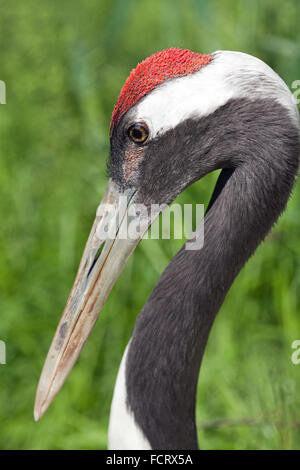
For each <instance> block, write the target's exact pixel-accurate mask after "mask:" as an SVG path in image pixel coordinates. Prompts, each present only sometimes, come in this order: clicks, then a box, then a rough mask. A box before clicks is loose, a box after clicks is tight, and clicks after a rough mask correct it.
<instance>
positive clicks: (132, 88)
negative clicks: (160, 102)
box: [110, 47, 212, 135]
mask: <svg viewBox="0 0 300 470" xmlns="http://www.w3.org/2000/svg"><path fill="white" fill-rule="evenodd" d="M211 60H212V56H210V55H207V54H198V53H197V52H192V51H190V50H189V49H177V48H174V47H172V48H171V49H164V50H163V51H159V52H156V54H153V55H151V56H150V57H148V58H147V59H145V60H143V62H141V63H140V64H138V65H137V66H136V68H135V69H133V70H132V71H131V73H130V75H129V77H128V78H127V80H126V82H125V85H124V86H123V88H122V90H121V93H120V95H119V98H118V101H117V103H116V105H115V107H114V110H113V113H112V118H111V122H110V135H112V132H113V129H114V127H115V126H116V125H118V123H119V121H120V119H121V117H122V116H123V115H124V114H125V113H126V112H127V111H128V109H130V108H131V107H132V106H133V105H135V104H136V103H137V102H138V101H139V100H140V99H141V98H142V97H143V96H145V95H146V94H147V93H149V92H150V91H152V90H153V89H154V88H155V87H156V86H157V85H159V84H160V83H162V82H163V81H164V80H166V79H168V78H175V77H181V76H184V75H189V74H191V73H194V72H197V71H198V70H200V68H201V67H203V66H204V65H207V64H208V63H209V62H210V61H211Z"/></svg>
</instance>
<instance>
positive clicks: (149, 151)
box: [35, 48, 299, 419]
mask: <svg viewBox="0 0 300 470" xmlns="http://www.w3.org/2000/svg"><path fill="white" fill-rule="evenodd" d="M279 115H280V116H281V117H280V116H279ZM279 117H280V119H281V120H280V119H279ZM283 117H284V119H285V120H286V121H288V122H289V125H288V126H287V127H290V128H293V129H297V131H295V132H294V135H295V133H296V132H298V125H299V123H298V111H297V107H296V103H295V100H294V98H293V96H292V95H291V93H290V91H289V89H288V87H287V86H286V85H285V83H284V82H283V81H282V80H281V79H280V77H279V76H278V75H277V74H276V73H275V72H274V71H273V70H272V69H271V68H270V67H268V66H267V65H266V64H265V63H264V62H262V61H260V60H259V59H256V58H254V57H252V56H249V55H247V54H242V53H238V52H227V51H219V52H215V53H212V54H198V53H196V52H191V51H189V50H181V49H175V48H172V49H167V50H164V51H160V52H157V53H156V54H154V55H152V56H151V57H149V58H147V59H146V60H144V61H143V62H141V63H140V64H138V66H137V67H136V68H135V69H134V70H133V71H132V72H131V74H130V75H129V77H128V79H127V81H126V83H125V85H124V87H123V88H122V90H121V93H120V96H119V98H118V100H117V103H116V105H115V107H114V110H113V114H112V119H111V125H110V144H111V151H110V158H109V162H108V169H109V176H110V180H109V184H108V187H107V189H106V192H105V194H104V197H103V200H102V202H101V204H100V206H99V209H98V211H97V214H96V218H95V221H94V224H93V227H92V230H91V233H90V236H89V239H88V241H87V244H86V247H85V250H84V253H83V257H82V260H81V263H80V266H79V269H78V273H77V276H76V279H75V282H74V285H73V288H72V290H71V293H70V296H69V299H68V302H67V305H66V307H65V310H64V312H63V316H62V318H61V320H60V323H59V325H58V328H57V331H56V334H55V336H54V339H53V342H52V345H51V348H50V350H49V353H48V356H47V360H46V362H45V365H44V369H43V372H42V375H41V378H40V382H39V387H38V391H37V397H36V403H35V418H36V419H39V418H40V417H41V416H42V415H43V414H44V412H45V411H46V409H47V408H48V406H49V404H50V403H51V401H52V400H53V398H54V397H55V395H56V394H57V393H58V391H59V390H60V388H61V386H62V385H63V383H64V381H65V379H66V377H67V375H68V374H69V372H70V370H71V369H72V367H73V365H74V363H75V361H76V359H77V358H78V356H79V354H80V351H81V349H82V347H83V345H84V343H85V341H86V340H87V337H88V335H89V333H90V332H91V330H92V328H93V325H94V323H95V321H96V319H97V317H98V315H99V312H100V311H101V309H102V307H103V305H104V303H105V301H106V299H107V297H108V295H109V292H110V290H111V288H112V286H113V285H114V283H115V282H116V280H117V278H118V276H119V274H120V272H121V270H122V268H123V266H124V265H125V263H126V261H127V259H128V258H129V256H130V254H131V253H132V252H133V250H134V249H135V247H136V246H137V244H138V243H139V241H140V239H141V238H142V236H143V235H144V233H145V232H146V230H147V229H148V227H149V225H150V224H151V223H152V222H153V220H154V218H155V217H157V215H158V214H159V212H160V210H161V209H160V208H158V209H157V210H156V211H154V212H153V213H152V214H151V216H150V217H149V213H148V209H149V208H150V206H151V205H153V204H154V205H158V206H160V207H161V206H163V205H166V204H170V203H171V202H172V201H173V200H174V199H175V198H176V196H177V195H178V194H179V193H181V192H182V191H183V190H184V189H185V188H186V187H187V186H189V185H190V184H191V183H193V182H194V181H196V180H198V179H200V178H201V177H203V176H204V175H205V174H207V173H209V172H211V171H213V170H216V169H228V168H229V169H235V168H238V167H241V166H242V165H247V164H248V163H249V160H251V161H254V160H255V161H256V162H257V165H259V161H262V160H263V158H264V155H265V154H266V152H269V153H270V152H271V153H272V152H274V153H275V152H276V146H277V145H278V142H277V140H276V135H277V134H278V129H279V126H280V123H281V122H282V118H283ZM276 165H277V162H276V159H274V168H275V167H276ZM257 167H258V166H257ZM108 206H109V207H110V208H113V211H112V213H113V215H112V216H111V217H109V218H107V217H106V216H105V215H106V212H107V207H108ZM136 206H138V207H139V208H141V207H144V208H146V209H147V211H146V212H147V216H146V215H145V214H144V215H143V216H142V217H141V209H139V210H136ZM108 212H109V211H108ZM138 218H139V222H140V227H139V230H137V231H136V232H135V233H133V234H132V236H130V237H128V236H127V237H126V236H120V235H121V234H124V233H127V235H128V232H127V229H128V227H129V224H130V223H132V222H136V221H137V219H138ZM108 234H109V235H108Z"/></svg>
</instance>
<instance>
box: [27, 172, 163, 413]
mask: <svg viewBox="0 0 300 470" xmlns="http://www.w3.org/2000/svg"><path fill="white" fill-rule="evenodd" d="M135 196H136V190H135V189H129V190H127V191H125V192H124V193H121V194H120V193H119V192H118V189H117V187H116V185H115V184H114V183H113V182H112V181H110V182H109V184H108V186H107V189H106V191H105V194H104V197H103V199H102V201H101V203H100V205H99V208H98V210H97V215H96V218H95V221H94V224H93V226H92V230H91V233H90V236H89V238H88V241H87V244H86V247H85V250H84V253H83V256H82V259H81V262H80V265H79V269H78V272H77V275H76V278H75V282H74V285H73V288H72V290H71V293H70V296H69V299H68V301H67V305H66V307H65V310H64V312H63V314H62V317H61V320H60V322H59V325H58V327H57V330H56V333H55V336H54V338H53V341H52V344H51V347H50V350H49V352H48V355H47V358H46V361H45V364H44V367H43V371H42V374H41V377H40V381H39V385H38V389H37V394H36V400H35V407H34V418H35V420H36V421H37V420H39V419H40V418H41V417H42V416H43V414H44V413H45V411H46V410H47V408H48V407H49V405H50V404H51V402H52V401H53V399H54V397H55V396H56V394H57V393H58V392H59V390H60V388H61V387H62V385H63V384H64V382H65V380H66V378H67V376H68V374H69V373H70V371H71V369H72V367H73V366H74V364H75V362H76V360H77V358H78V356H79V354H80V352H81V350H82V348H83V346H84V344H85V342H86V340H87V338H88V336H89V334H90V332H91V331H92V328H93V326H94V324H95V322H96V320H97V318H98V315H99V313H100V311H101V309H102V307H103V305H104V303H105V301H106V299H107V297H108V295H109V293H110V291H111V289H112V287H113V285H114V284H115V282H116V280H117V279H118V277H119V275H120V273H121V271H122V268H123V267H124V265H125V263H126V261H127V260H128V258H129V257H130V255H131V253H132V252H133V250H134V249H135V247H136V246H137V244H138V243H139V241H140V240H141V238H142V237H143V235H144V233H145V232H146V231H147V229H148V227H149V225H150V223H151V222H153V220H154V218H155V217H154V215H153V217H152V219H151V217H150V218H149V217H144V215H145V214H143V216H142V217H141V213H140V212H139V211H136V210H135V209H134V201H135ZM132 209H134V210H132ZM157 215H158V214H156V215H155V216H157ZM135 219H136V220H137V219H139V224H138V225H139V230H137V231H132V233H130V234H129V233H128V228H129V225H130V223H132V222H134V223H135V222H136V220H135ZM134 226H135V227H136V226H137V224H136V223H135V224H134ZM129 235H130V236H129ZM101 249H102V251H101V252H100V250H101ZM99 253H100V254H99Z"/></svg>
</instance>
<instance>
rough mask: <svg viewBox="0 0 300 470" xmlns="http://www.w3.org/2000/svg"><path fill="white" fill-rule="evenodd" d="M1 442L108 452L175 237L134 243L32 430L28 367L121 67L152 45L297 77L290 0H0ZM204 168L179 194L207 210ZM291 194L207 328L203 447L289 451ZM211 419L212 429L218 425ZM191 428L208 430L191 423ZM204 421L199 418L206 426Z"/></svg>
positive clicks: (63, 290)
mask: <svg viewBox="0 0 300 470" xmlns="http://www.w3.org/2000/svg"><path fill="white" fill-rule="evenodd" d="M0 7H1V15H0V51H1V54H0V57H1V60H0V79H1V80H4V81H5V82H6V86H7V104H6V105H0V194H1V196H0V211H1V220H2V222H1V225H0V245H1V254H0V290H1V298H0V302H1V303H0V311H1V320H0V339H1V340H4V341H6V344H7V364H6V365H0V423H1V432H0V448H1V449H78V448H79V449H93V448H105V447H106V444H107V425H108V417H109V408H110V402H111V398H112V392H113V387H114V381H115V378H116V374H117V370H118V367H119V363H120V360H121V356H122V353H123V350H124V347H125V345H126V343H127V341H128V339H129V337H130V334H131V330H132V327H133V325H134V322H135V318H136V315H137V314H138V312H139V311H140V310H141V308H142V306H143V304H144V302H145V300H146V298H147V296H148V295H149V293H150V292H151V290H152V289H153V287H154V285H155V283H156V282H157V280H158V278H159V275H160V273H161V272H162V270H163V269H164V267H165V266H166V265H167V264H168V262H169V260H170V258H171V257H172V256H173V255H174V254H175V253H176V251H177V250H178V249H179V247H180V245H181V243H182V242H180V241H178V240H173V241H171V242H169V241H166V240H144V241H143V242H142V243H141V245H140V246H139V247H138V248H137V250H136V252H135V253H134V255H133V257H132V259H131V260H130V261H129V263H128V265H127V267H126V268H125V270H124V272H123V274H122V275H121V277H120V279H119V281H118V283H117V284H116V286H115V287H114V289H113V291H112V294H111V296H110V298H109V300H108V302H107V304H106V305H105V308H104V309H103V312H102V314H101V317H100V318H99V320H98V322H97V325H96V327H95V329H94V331H93V333H92V335H91V337H90V340H89V341H88V343H87V346H86V347H85V349H84V351H83V353H82V355H81V357H80V360H79V361H78V363H77V365H76V367H75V369H74V371H73V372H72V374H71V376H70V377H69V379H68V381H67V383H66V384H65V386H64V387H63V390H62V391H61V393H60V394H59V396H58V397H57V398H56V400H55V402H54V403H53V405H52V406H51V408H50V409H49V411H48V412H47V414H46V415H45V417H44V418H43V419H42V420H41V421H40V422H39V423H34V421H33V416H32V409H33V402H34V396H35V390H36V386H37V382H38V378H39V375H40V372H41V368H42V365H43V362H44V359H45V356H46V353H47V350H48V347H49V345H50V341H51V339H52V336H53V334H54V331H55V328H56V325H57V322H58V319H59V317H60V314H61V312H62V310H63V307H64V305H65V301H66V299H67V296H68V293H69V290H70V288H71V285H72V282H73V279H74V276H75V272H76V268H77V265H78V263H79V260H80V257H81V253H82V250H83V247H84V243H85V241H86V238H87V236H88V233H89V229H90V225H91V223H92V220H93V218H94V214H95V210H96V207H97V203H98V201H99V200H100V197H101V195H102V193H103V191H104V188H105V185H106V182H107V175H106V158H107V155H108V152H109V140H108V128H109V121H110V116H111V112H112V109H113V105H114V103H115V101H116V99H117V96H118V93H119V90H120V88H121V87H122V85H123V83H124V80H125V79H126V77H127V75H128V74H129V72H130V70H131V69H132V68H133V67H134V66H135V65H136V63H137V62H138V61H141V60H142V59H143V58H145V57H146V56H148V55H150V54H152V53H154V52H156V51H157V50H160V49H164V48H167V47H171V46H175V47H181V48H189V49H192V50H195V51H199V52H211V51H214V50H217V49H229V50H240V51H243V52H247V53H250V54H253V55H256V56H258V57H260V58H261V59H263V60H265V61H266V62H267V63H268V64H269V65H271V66H272V67H273V68H274V69H275V70H276V71H277V72H278V73H279V74H280V75H281V76H282V78H283V79H284V80H285V81H286V82H287V84H288V85H289V86H291V83H292V82H293V81H294V80H296V79H300V59H299V56H300V52H299V51H300V29H299V19H300V2H299V1H297V0H285V2H281V1H279V0H263V1H255V0H251V1H250V0H238V1H236V0H225V1H222V2H221V1H218V0H211V1H208V0H186V1H180V0H170V1H168V0H162V1H158V0H142V1H141V0H140V1H137V0H127V1H126V0H101V1H100V0H89V1H88V2H82V1H81V2H80V1H78V0H73V1H72V2H70V1H62V0H60V1H58V0H52V1H44V2H38V1H34V0H27V1H26V2H23V1H19V0H12V1H11V2H4V1H3V0H1V2H0ZM215 179H216V176H215V175H209V176H208V177H206V178H205V179H204V180H203V181H201V182H198V183H196V184H194V185H193V186H192V187H191V188H189V189H188V190H187V191H185V193H184V194H183V195H181V196H180V198H179V199H178V200H179V201H180V202H193V201H194V202H204V203H205V204H207V202H208V198H209V195H210V194H211V191H212V187H213V184H214V181H215ZM299 203H300V188H299V185H298V187H296V188H295V191H294V194H293V197H292V198H291V200H290V203H289V207H288V210H287V212H286V213H285V214H284V215H283V216H282V217H281V219H280V221H279V223H278V224H277V225H276V228H275V229H274V230H273V232H272V234H271V235H270V236H269V237H268V238H267V240H266V241H265V243H264V244H263V245H262V246H261V247H260V248H259V249H258V250H257V252H256V254H255V256H254V257H252V259H251V260H250V261H249V262H248V264H247V266H246V267H245V268H244V269H243V271H242V272H241V274H240V276H239V277H238V279H237V280H236V282H235V284H234V286H233V287H232V289H231V291H230V293H229V294H228V296H227V299H226V301H225V303H224V305H223V307H222V309H221V312H220V313H219V315H218V317H217V320H216V322H215V325H214V327H213V331H212V333H211V335H210V339H209V343H208V347H207V351H206V353H205V357H204V361H203V366H202V369H201V374H200V382H199V391H198V400H197V420H198V422H199V441H200V446H201V447H202V448H203V449H212V448H218V449H227V448H228V449H296V448H300V431H299V429H300V428H299V423H300V412H299V409H300V396H299V393H298V390H299V389H300V365H299V366H295V365H293V364H292V362H291V360H290V357H291V353H292V350H291V343H292V341H293V340H294V339H299V338H300V316H299V303H300V289H299V286H300V263H299V258H300V217H299V216H300V208H299ZM216 420H221V421H220V422H215V421H216ZM203 423H206V425H204V426H203ZM207 423H208V424H207Z"/></svg>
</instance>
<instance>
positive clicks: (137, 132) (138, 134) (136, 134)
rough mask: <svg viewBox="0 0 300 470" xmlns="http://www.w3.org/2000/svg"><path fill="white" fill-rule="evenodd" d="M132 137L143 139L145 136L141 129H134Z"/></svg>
mask: <svg viewBox="0 0 300 470" xmlns="http://www.w3.org/2000/svg"><path fill="white" fill-rule="evenodd" d="M132 137H133V138H134V139H136V140H141V139H142V138H143V133H142V131H141V130H140V129H133V131H132Z"/></svg>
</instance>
